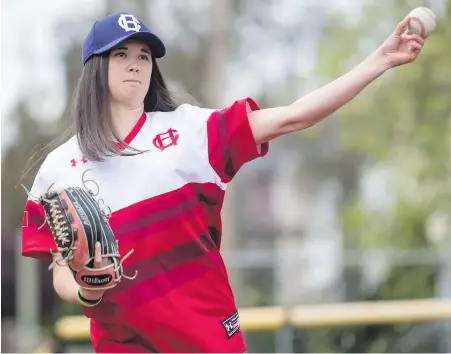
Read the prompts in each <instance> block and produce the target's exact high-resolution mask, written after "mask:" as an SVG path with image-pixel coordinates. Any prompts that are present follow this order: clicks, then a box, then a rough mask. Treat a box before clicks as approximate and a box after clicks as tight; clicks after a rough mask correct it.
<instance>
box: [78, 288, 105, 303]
mask: <svg viewBox="0 0 451 354" xmlns="http://www.w3.org/2000/svg"><path fill="white" fill-rule="evenodd" d="M77 293H78V294H79V295H80V296H81V297H82V298H83V299H84V300H87V301H88V302H97V301H100V300H101V299H102V296H103V293H102V292H100V291H91V290H86V289H84V288H81V287H80V288H79V289H78V292H77Z"/></svg>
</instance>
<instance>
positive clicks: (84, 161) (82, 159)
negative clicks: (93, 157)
mask: <svg viewBox="0 0 451 354" xmlns="http://www.w3.org/2000/svg"><path fill="white" fill-rule="evenodd" d="M88 162H89V160H88V159H87V158H86V157H84V156H82V157H81V160H75V159H72V160H70V166H71V167H76V166H77V164H78V163H83V164H85V163H88Z"/></svg>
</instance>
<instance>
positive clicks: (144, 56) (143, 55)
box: [139, 54, 150, 61]
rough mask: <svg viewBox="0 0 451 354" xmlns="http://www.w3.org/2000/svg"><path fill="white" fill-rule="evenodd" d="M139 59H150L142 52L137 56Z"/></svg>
mask: <svg viewBox="0 0 451 354" xmlns="http://www.w3.org/2000/svg"><path fill="white" fill-rule="evenodd" d="M139 59H143V60H147V61H149V60H150V58H149V56H148V55H146V54H142V55H140V56H139Z"/></svg>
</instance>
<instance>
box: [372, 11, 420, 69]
mask: <svg viewBox="0 0 451 354" xmlns="http://www.w3.org/2000/svg"><path fill="white" fill-rule="evenodd" d="M409 21H410V18H409V17H406V18H405V19H404V20H402V21H401V22H400V23H399V24H398V25H397V26H396V29H395V30H394V31H393V33H392V34H391V35H390V36H389V37H388V38H387V39H386V40H385V42H384V43H383V44H382V45H381V46H380V47H379V48H378V50H377V51H376V52H377V55H378V56H380V57H381V59H382V58H383V59H384V60H385V61H386V62H387V64H388V66H389V67H390V68H394V67H396V66H400V65H404V64H408V63H411V62H413V61H415V59H416V58H417V57H418V55H419V54H420V52H421V49H422V48H423V45H424V38H422V37H421V36H420V35H418V34H415V33H412V32H409V31H406V32H404V30H405V29H406V27H407V25H408V23H409Z"/></svg>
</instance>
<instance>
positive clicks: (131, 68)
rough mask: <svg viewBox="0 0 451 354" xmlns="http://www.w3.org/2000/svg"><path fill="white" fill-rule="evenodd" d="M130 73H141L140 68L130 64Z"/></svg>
mask: <svg viewBox="0 0 451 354" xmlns="http://www.w3.org/2000/svg"><path fill="white" fill-rule="evenodd" d="M128 71H132V72H136V73H137V72H139V66H138V65H136V64H134V63H133V64H130V67H129V68H128Z"/></svg>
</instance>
